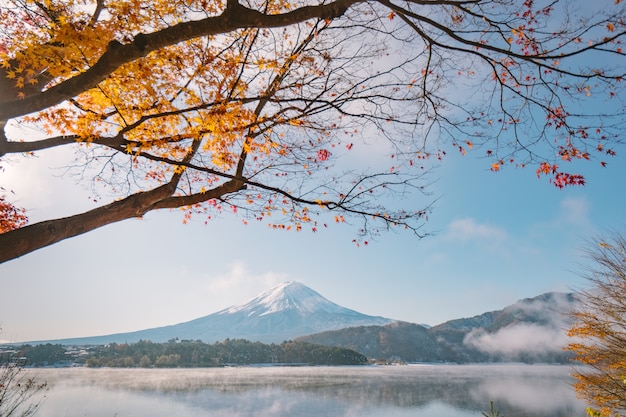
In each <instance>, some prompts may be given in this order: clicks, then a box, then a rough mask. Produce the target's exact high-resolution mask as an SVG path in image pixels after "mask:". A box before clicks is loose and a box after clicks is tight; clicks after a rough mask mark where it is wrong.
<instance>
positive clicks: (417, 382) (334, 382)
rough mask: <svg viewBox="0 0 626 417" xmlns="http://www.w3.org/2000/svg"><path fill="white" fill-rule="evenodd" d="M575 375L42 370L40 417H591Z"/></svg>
mask: <svg viewBox="0 0 626 417" xmlns="http://www.w3.org/2000/svg"><path fill="white" fill-rule="evenodd" d="M570 371H571V370H570V369H569V368H568V367H564V366H537V365H532V366H531V365H499V366H495V365H493V366H482V365H476V366H474V365H463V366H455V365H433V366H427V365H408V366H390V367H383V366H381V367H378V366H375V367H300V368H279V367H270V368H223V369H163V370H161V369H85V368H78V369H41V370H33V372H36V373H38V374H39V377H40V378H42V379H45V380H47V381H48V382H49V383H50V385H51V389H50V391H49V393H48V399H47V400H46V401H45V403H44V405H43V406H42V409H41V410H40V413H39V414H38V415H39V416H40V417H59V416H67V417H72V416H77V417H78V416H80V417H82V416H89V417H100V416H102V417H105V416H106V417H112V416H119V417H126V416H151V417H158V416H177V417H187V416H189V417H191V416H194V417H195V416H224V415H227V416H234V417H248V416H264V417H266V416H267V417H284V416H290V417H294V416H296V417H297V416H316V417H319V416H359V417H364V416H378V417H389V416H393V417H396V416H405V415H406V416H409V415H410V416H413V417H416V416H417V417H419V416H424V417H425V416H429V417H430V416H436V417H468V416H481V415H482V414H481V411H486V410H487V409H488V407H489V401H494V402H495V404H496V406H497V408H498V409H499V410H500V411H501V412H502V413H503V414H504V415H505V416H507V417H509V416H511V417H515V416H517V417H524V416H525V417H548V416H550V417H572V416H584V408H585V407H584V404H583V403H581V402H580V401H578V400H577V399H576V397H575V395H574V392H573V390H572V388H571V386H570V383H571V379H570V377H569V372H570Z"/></svg>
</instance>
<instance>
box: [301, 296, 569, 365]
mask: <svg viewBox="0 0 626 417" xmlns="http://www.w3.org/2000/svg"><path fill="white" fill-rule="evenodd" d="M577 302H578V301H577V299H576V297H575V296H574V295H573V294H570V293H556V292H551V293H546V294H542V295H540V296H538V297H534V298H527V299H524V300H520V301H518V302H516V303H515V304H513V305H511V306H508V307H506V308H504V309H502V310H497V311H491V312H487V313H483V314H480V315H477V316H474V317H470V318H463V319H457V320H451V321H448V322H445V323H442V324H440V325H437V326H433V327H431V328H426V327H423V326H420V325H417V324H413V323H406V322H396V323H392V324H388V325H385V326H361V327H355V328H349V329H341V330H335V331H329V332H323V333H319V334H314V335H309V336H304V337H300V338H298V339H296V340H298V341H304V342H309V343H317V344H322V345H327V346H337V347H346V348H350V349H354V350H356V351H357V352H360V353H362V354H363V355H365V356H367V357H369V358H380V359H385V360H389V359H396V360H401V361H406V362H455V363H471V362H547V363H565V362H567V361H568V359H569V357H570V355H569V353H567V352H564V351H563V347H564V346H565V345H566V344H567V339H566V335H565V330H566V329H567V328H568V327H569V325H570V324H571V319H570V317H569V312H571V311H572V309H573V308H574V307H575V306H576V304H577Z"/></svg>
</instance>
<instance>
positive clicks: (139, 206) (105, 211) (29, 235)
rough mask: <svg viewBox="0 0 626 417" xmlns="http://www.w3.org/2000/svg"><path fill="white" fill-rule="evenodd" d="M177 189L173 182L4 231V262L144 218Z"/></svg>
mask: <svg viewBox="0 0 626 417" xmlns="http://www.w3.org/2000/svg"><path fill="white" fill-rule="evenodd" d="M172 192H174V188H173V187H172V184H165V185H162V186H160V187H158V188H155V189H153V190H150V191H145V192H138V193H136V194H133V195H131V196H129V197H126V198H124V199H122V200H119V201H114V202H112V203H110V204H107V205H104V206H101V207H98V208H95V209H93V210H89V211H87V212H84V213H81V214H77V215H74V216H70V217H64V218H59V219H54V220H46V221H42V222H39V223H34V224H31V225H27V226H24V227H22V228H19V229H15V230H12V231H9V232H6V233H2V234H0V263H2V262H6V261H8V260H11V259H15V258H18V257H20V256H22V255H25V254H27V253H30V252H33V251H35V250H37V249H41V248H44V247H46V246H49V245H52V244H54V243H57V242H60V241H62V240H64V239H68V238H70V237H74V236H78V235H81V234H83V233H87V232H89V231H92V230H94V229H97V228H99V227H102V226H105V225H107V224H111V223H115V222H119V221H122V220H126V219H131V218H133V217H141V216H143V215H144V214H145V213H147V212H148V211H150V210H153V208H154V205H155V204H156V203H158V202H159V201H161V200H162V199H164V198H166V197H168V196H170V195H171V194H172Z"/></svg>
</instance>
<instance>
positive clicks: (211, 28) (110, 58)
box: [0, 0, 365, 121]
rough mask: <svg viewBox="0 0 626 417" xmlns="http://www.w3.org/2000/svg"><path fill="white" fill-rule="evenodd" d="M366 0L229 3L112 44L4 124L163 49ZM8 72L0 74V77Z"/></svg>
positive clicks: (336, 11) (11, 105)
mask: <svg viewBox="0 0 626 417" xmlns="http://www.w3.org/2000/svg"><path fill="white" fill-rule="evenodd" d="M363 1H365V0H335V1H333V2H330V3H326V4H321V5H317V6H303V7H300V8H298V9H295V10H292V11H289V12H286V13H282V14H274V15H268V14H264V13H261V12H258V11H256V10H252V9H249V8H247V7H245V6H243V5H241V4H239V3H238V2H235V1H231V2H229V3H228V4H229V7H228V8H227V9H226V10H225V11H224V12H223V13H222V14H221V15H219V16H214V17H208V18H205V19H202V20H197V21H190V22H183V23H179V24H177V25H174V26H170V27H167V28H165V29H162V30H159V31H157V32H153V33H148V34H138V35H136V36H135V38H134V40H133V42H130V43H127V44H121V43H120V42H118V41H117V40H112V41H111V42H109V44H108V47H107V49H106V52H105V53H104V54H102V56H101V57H100V59H99V60H98V61H97V62H96V63H95V64H94V65H93V66H91V67H90V68H89V69H87V70H86V71H85V72H82V73H80V74H78V75H76V76H74V77H72V78H69V79H67V80H65V81H62V82H61V83H59V84H57V85H55V86H52V87H50V88H49V89H47V90H45V91H44V92H41V93H38V94H33V95H29V96H27V97H25V98H23V99H19V100H18V99H14V100H10V101H4V102H0V121H6V120H9V119H11V118H14V117H18V116H22V115H25V114H29V113H33V112H36V111H41V110H44V109H46V108H48V107H51V106H54V105H56V104H59V103H61V102H63V101H65V100H68V99H70V98H72V97H75V96H77V95H79V94H80V93H82V92H84V91H87V90H89V89H91V88H93V87H95V86H96V85H97V84H98V83H99V82H101V81H102V80H104V79H105V78H106V77H107V76H108V75H109V74H111V73H112V72H113V71H115V70H116V69H118V68H119V67H121V66H122V65H124V64H126V63H128V62H131V61H134V60H136V59H138V58H141V57H144V56H146V55H148V54H149V53H150V52H153V51H156V50H158V49H161V48H163V47H166V46H169V45H174V44H176V43H179V42H182V41H185V40H189V39H195V38H198V37H201V36H210V35H218V34H223V33H228V32H232V31H234V30H237V29H245V28H253V27H258V28H276V27H282V26H287V25H292V24H296V23H300V22H304V21H306V20H309V19H313V18H320V19H333V18H336V17H339V16H341V15H342V14H343V13H344V12H345V11H346V10H347V9H348V8H349V7H350V6H352V5H353V4H356V3H360V2H363ZM5 74H6V70H5V69H1V70H0V77H3V78H4V76H5Z"/></svg>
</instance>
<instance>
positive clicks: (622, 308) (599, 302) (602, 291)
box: [568, 233, 626, 417]
mask: <svg viewBox="0 0 626 417" xmlns="http://www.w3.org/2000/svg"><path fill="white" fill-rule="evenodd" d="M588 258H589V260H590V261H591V262H592V263H591V265H590V266H589V268H588V270H587V272H586V273H585V278H586V279H587V280H588V282H589V284H590V287H589V289H587V290H585V291H582V292H581V294H580V306H579V307H578V308H577V309H576V311H575V312H574V313H573V318H574V323H573V324H572V326H571V328H570V329H569V332H568V334H569V336H571V337H572V338H573V340H572V342H571V343H570V344H569V345H568V350H570V351H572V352H573V353H574V355H575V359H576V360H577V361H579V362H580V363H581V364H582V365H584V366H582V367H580V368H579V369H577V371H576V373H575V374H574V376H575V377H576V379H577V381H576V383H575V385H574V386H575V388H576V392H577V394H578V395H579V396H580V397H581V398H583V399H584V400H586V401H587V402H588V403H589V404H590V405H591V407H590V408H589V409H588V412H589V414H590V415H592V416H598V417H600V416H602V417H614V416H623V415H625V414H626V238H624V236H623V235H621V234H619V233H614V234H613V235H612V236H610V238H609V239H608V240H602V239H598V240H597V241H596V242H594V246H593V247H592V248H591V249H590V250H589V252H588Z"/></svg>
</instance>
